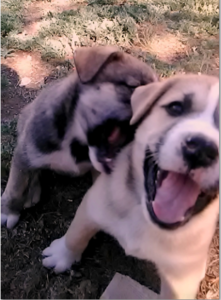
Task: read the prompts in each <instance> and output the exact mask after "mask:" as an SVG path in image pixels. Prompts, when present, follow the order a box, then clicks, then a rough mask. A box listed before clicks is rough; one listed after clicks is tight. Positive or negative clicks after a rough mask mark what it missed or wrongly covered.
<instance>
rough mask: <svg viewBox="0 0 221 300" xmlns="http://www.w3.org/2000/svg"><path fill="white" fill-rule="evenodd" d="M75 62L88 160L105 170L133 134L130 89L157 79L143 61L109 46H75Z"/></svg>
mask: <svg viewBox="0 0 221 300" xmlns="http://www.w3.org/2000/svg"><path fill="white" fill-rule="evenodd" d="M75 65H76V70H77V73H78V77H79V91H80V92H79V95H80V97H81V98H80V101H79V107H78V108H79V111H81V115H83V116H84V124H85V132H87V139H88V144H89V155H90V159H91V161H92V163H93V165H94V167H95V168H96V169H98V170H99V171H101V172H102V171H105V172H107V173H108V172H110V171H111V169H112V167H113V162H114V158H115V156H116V155H117V153H118V152H119V151H120V150H121V149H122V147H123V146H124V145H126V144H127V143H128V142H130V141H131V140H132V138H133V135H134V126H130V124H129V122H130V119H131V116H132V109H131V102H130V99H131V95H132V93H133V91H134V89H135V88H136V87H138V86H141V85H146V84H148V83H150V82H154V81H157V76H156V75H155V73H154V72H153V70H152V69H151V68H150V67H149V66H147V65H146V64H145V63H143V62H141V61H139V60H138V59H136V58H134V57H132V56H130V55H129V54H126V53H123V52H121V51H119V49H118V48H116V47H111V46H110V47H94V48H81V49H79V50H78V51H77V52H76V53H75Z"/></svg>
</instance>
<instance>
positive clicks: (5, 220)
mask: <svg viewBox="0 0 221 300" xmlns="http://www.w3.org/2000/svg"><path fill="white" fill-rule="evenodd" d="M19 218H20V214H15V213H9V214H5V213H1V226H6V227H7V228H8V229H12V228H13V227H15V225H16V224H17V223H18V220H19Z"/></svg>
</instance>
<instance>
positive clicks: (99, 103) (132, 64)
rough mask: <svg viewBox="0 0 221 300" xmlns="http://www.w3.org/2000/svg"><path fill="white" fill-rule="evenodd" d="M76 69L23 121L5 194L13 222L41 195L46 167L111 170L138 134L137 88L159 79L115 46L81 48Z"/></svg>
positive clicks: (6, 218) (7, 219)
mask: <svg viewBox="0 0 221 300" xmlns="http://www.w3.org/2000/svg"><path fill="white" fill-rule="evenodd" d="M75 65H76V70H77V73H72V74H71V75H70V76H68V77H67V78H65V79H62V80H61V81H58V82H56V83H55V84H53V85H51V86H50V87H48V88H47V89H45V90H43V91H42V92H41V93H40V95H39V96H38V97H37V98H36V100H35V101H33V102H32V103H31V104H29V105H28V106H27V107H26V108H25V109H24V110H23V111H22V113H21V116H20V118H19V121H18V127H17V131H18V142H17V147H16V149H15V151H14V157H13V160H12V164H11V170H10V175H9V180H8V183H7V186H6V189H5V192H4V193H3V195H2V211H1V212H2V224H5V223H6V225H7V227H8V228H12V227H13V226H14V225H15V224H16V223H17V221H18V219H19V216H20V211H21V210H22V209H23V207H30V206H32V205H35V204H36V203H37V202H38V201H39V198H40V194H41V187H40V184H39V172H40V170H41V169H43V168H50V169H53V170H57V171H62V172H66V173H71V174H75V175H80V174H83V173H85V172H86V171H88V170H89V169H90V168H91V162H92V164H93V166H94V167H95V168H96V169H97V170H98V171H101V172H106V173H109V172H110V171H111V166H112V164H113V159H114V158H115V156H116V155H117V153H118V152H119V150H120V149H121V148H122V147H123V146H124V145H126V144H127V143H128V142H129V141H131V139H132V138H133V134H134V132H133V128H131V127H130V126H129V120H130V118H131V115H132V110H131V103H130V98H131V94H132V92H133V91H134V88H136V87H138V86H140V85H145V84H148V83H150V82H153V81H156V80H157V77H156V75H155V73H154V72H153V70H152V69H151V68H150V67H148V66H147V65H146V64H145V63H143V62H141V61H139V60H138V59H136V58H134V57H132V56H130V55H129V54H126V53H123V52H120V51H119V50H118V48H116V47H95V48H82V49H79V50H78V51H77V52H76V54H75Z"/></svg>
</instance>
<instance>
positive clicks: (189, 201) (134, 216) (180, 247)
mask: <svg viewBox="0 0 221 300" xmlns="http://www.w3.org/2000/svg"><path fill="white" fill-rule="evenodd" d="M132 108H133V117H132V120H131V124H137V125H138V129H137V131H136V135H135V140H134V141H133V142H132V143H130V144H129V145H128V146H126V147H125V148H124V149H123V151H122V152H121V153H120V154H119V156H118V157H117V159H116V161H115V167H114V171H113V172H112V173H111V174H101V175H100V176H99V177H98V179H97V180H96V182H95V184H94V185H93V186H92V187H91V189H90V190H89V191H88V192H87V194H86V195H85V197H84V199H83V201H82V203H81V205H80V207H79V208H78V210H77V213H76V216H75V218H74V220H73V222H72V224H71V226H70V228H69V229H68V231H67V233H66V234H65V236H63V237H62V238H61V239H58V240H55V241H54V242H52V244H51V245H50V247H48V248H46V249H45V250H44V252H43V255H44V256H45V258H44V259H43V265H44V266H45V267H48V268H54V270H55V272H57V273H58V272H63V271H65V270H66V269H69V268H70V267H71V265H72V263H74V262H75V261H77V260H79V259H80V258H81V255H82V252H83V251H84V249H85V248H86V246H87V244H88V242H89V240H90V238H91V237H92V236H93V235H94V234H95V233H96V232H97V231H99V230H103V231H105V232H107V233H109V234H111V235H113V236H114V237H115V238H116V239H117V240H118V242H119V243H120V244H121V246H122V247H123V248H124V249H125V252H126V254H128V255H132V256H135V257H137V258H141V259H146V260H151V261H153V262H154V263H155V264H156V266H157V268H158V271H159V274H160V276H161V279H162V278H163V284H162V285H161V295H162V298H164V299H170V298H172V299H193V298H194V297H195V296H196V293H197V290H198V287H199V283H200V281H201V280H202V279H203V277H204V275H205V268H206V260H207V253H208V249H209V245H210V242H211V240H212V237H213V234H214V230H215V227H216V223H217V218H218V213H219V200H218V182H219V168H218V167H219V82H218V79H217V78H215V77H210V76H206V75H203V76H197V75H182V76H177V77H174V78H171V79H168V80H165V81H163V82H156V83H152V84H150V85H147V86H144V87H139V88H137V89H136V90H135V92H134V94H133V95H132ZM138 123H139V124H138Z"/></svg>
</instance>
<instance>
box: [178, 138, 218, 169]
mask: <svg viewBox="0 0 221 300" xmlns="http://www.w3.org/2000/svg"><path fill="white" fill-rule="evenodd" d="M182 152H183V157H184V160H185V161H186V162H187V164H188V166H189V168H190V169H196V168H200V167H209V166H210V165H212V164H213V162H215V161H216V159H217V158H218V155H219V150H218V147H217V145H216V144H215V143H214V142H213V141H211V140H209V139H207V138H206V137H204V136H200V135H196V136H191V137H188V138H186V140H185V142H184V145H183V147H182Z"/></svg>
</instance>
